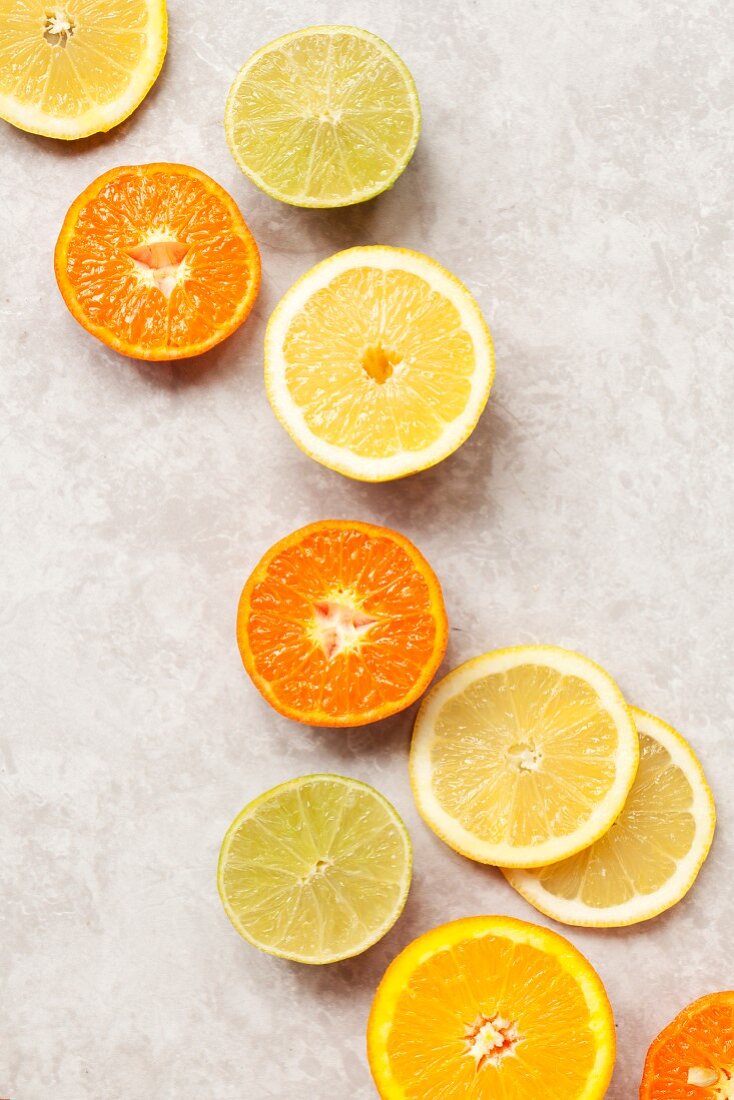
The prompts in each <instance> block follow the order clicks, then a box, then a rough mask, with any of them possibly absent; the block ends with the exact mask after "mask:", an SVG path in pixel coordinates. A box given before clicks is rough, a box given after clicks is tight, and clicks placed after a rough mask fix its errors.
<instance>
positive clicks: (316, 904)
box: [218, 775, 412, 963]
mask: <svg viewBox="0 0 734 1100" xmlns="http://www.w3.org/2000/svg"><path fill="white" fill-rule="evenodd" d="M411 868H412V854H411V845H410V837H409V836H408V831H407V829H406V828H405V826H404V825H403V822H402V821H401V819H400V817H399V816H398V814H397V812H396V811H395V810H394V809H393V807H392V806H391V805H390V803H389V802H388V801H387V799H386V798H383V796H382V795H381V794H379V793H378V792H377V791H376V790H374V789H373V788H372V787H368V786H367V784H366V783H360V782H358V781H357V780H356V779H345V778H343V777H342V776H339V775H306V776H303V777H302V778H299V779H293V780H291V781H290V782H288V783H283V784H281V785H280V786H279V787H274V788H273V789H272V790H270V791H266V793H265V794H262V795H260V797H259V798H256V799H255V801H254V802H251V803H250V804H249V806H246V807H245V809H244V810H243V811H242V812H241V813H240V814H239V815H238V816H237V817H236V818H235V820H234V821H233V822H232V824H231V826H230V827H229V830H228V832H227V835H226V836H225V838H224V841H223V843H222V850H221V852H220V856H219V871H218V885H219V894H220V897H221V899H222V903H223V905H224V908H225V911H226V913H227V916H228V917H229V919H230V920H231V921H232V924H233V925H234V927H235V928H236V929H237V931H238V932H239V933H240V935H241V936H244V938H245V939H246V940H249V942H250V943H251V944H253V945H254V946H255V947H259V948H260V949H261V950H262V951H267V952H268V953H269V954H271V955H278V956H279V957H281V958H284V959H294V960H296V961H297V962H302V963H329V962H336V961H337V960H338V959H346V958H349V957H350V956H352V955H358V954H359V953H360V952H361V951H365V950H366V949H367V948H368V947H371V946H372V944H373V943H376V942H377V940H379V939H380V938H381V937H382V936H384V935H385V933H386V932H387V931H388V930H389V929H390V928H392V926H393V924H394V923H395V921H396V920H397V919H398V917H399V916H400V913H401V912H402V909H403V906H404V905H405V899H406V897H407V896H408V889H409V887H410V877H411Z"/></svg>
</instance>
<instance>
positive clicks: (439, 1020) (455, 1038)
mask: <svg viewBox="0 0 734 1100" xmlns="http://www.w3.org/2000/svg"><path fill="white" fill-rule="evenodd" d="M367 1054H368V1058H369V1063H370V1069H371V1070H372V1076H373V1078H374V1081H375V1085H376V1086H377V1091H378V1093H379V1095H380V1097H382V1100H459V1098H462V1100H602V1097H603V1096H604V1095H605V1093H606V1090H607V1088H608V1086H609V1080H610V1078H611V1076H612V1068H613V1066H614V1056H615V1034H614V1019H613V1017H612V1009H611V1006H610V1004H609V1000H608V998H607V995H606V993H605V991H604V986H603V985H602V982H601V979H600V978H599V976H598V974H597V973H596V972H595V971H594V969H593V968H592V966H591V964H590V963H589V962H588V961H587V960H586V959H585V958H584V957H583V955H581V954H580V953H579V952H578V951H577V950H576V948H575V947H573V946H572V944H570V943H569V942H568V941H567V940H565V939H564V938H563V937H562V936H559V935H558V934H557V933H555V932H550V931H549V930H548V929H547V928H540V927H538V926H537V925H533V924H526V923H525V922H524V921H519V920H513V919H512V918H511V917H494V916H486V917H484V916H483V917H466V918H464V919H463V920H457V921H452V922H451V923H450V924H444V925H442V926H441V927H439V928H434V929H433V931H431V932H426V933H425V934H424V935H422V936H419V938H418V939H417V940H414V942H413V943H411V944H410V945H409V946H408V947H406V948H405V950H404V951H403V952H402V953H401V954H400V955H398V957H397V958H396V959H394V960H393V962H392V963H391V964H390V966H389V967H388V968H387V971H386V973H385V976H384V977H383V979H382V981H381V982H380V985H379V988H378V990H377V993H376V995H375V999H374V1001H373V1004H372V1011H371V1013H370V1018H369V1023H368V1025H367Z"/></svg>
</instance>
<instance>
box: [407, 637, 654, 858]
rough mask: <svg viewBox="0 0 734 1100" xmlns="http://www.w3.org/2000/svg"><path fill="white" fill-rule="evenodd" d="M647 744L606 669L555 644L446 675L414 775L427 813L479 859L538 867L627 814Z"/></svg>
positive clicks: (431, 698) (426, 716) (413, 762)
mask: <svg viewBox="0 0 734 1100" xmlns="http://www.w3.org/2000/svg"><path fill="white" fill-rule="evenodd" d="M638 758H639V741H638V737H637V732H636V730H635V727H634V723H633V721H632V717H631V715H630V712H629V709H628V707H627V705H626V703H625V701H624V699H623V698H622V695H621V692H620V690H619V688H618V687H617V685H616V684H615V683H614V681H613V680H612V679H611V677H610V676H608V675H607V673H606V672H604V670H603V669H601V668H599V666H598V665H595V664H594V663H593V662H592V661H589V660H588V659H587V658H586V657H582V656H581V655H580V654H579V653H573V652H571V651H570V650H566V649H559V648H558V647H556V646H517V647H515V648H513V649H500V650H496V651H494V652H492V653H487V654H485V655H484V656H482V657H476V658H475V659H474V660H472V661H467V662H466V664H463V665H460V666H459V668H456V669H454V671H453V672H450V673H449V675H448V676H446V677H445V678H444V679H443V680H441V681H440V683H438V684H437V685H436V686H435V687H434V688H433V690H432V691H431V692H430V694H429V695H428V696H427V697H426V699H425V700H424V701H423V703H422V705H421V708H420V710H419V712H418V717H417V718H416V722H415V728H414V730H413V741H412V745H411V752H410V773H411V782H412V785H413V793H414V795H415V798H416V802H417V805H418V809H419V810H420V812H421V814H422V816H423V818H424V820H425V821H426V822H427V824H428V825H429V826H430V827H431V828H432V829H433V830H434V832H435V833H437V834H438V836H440V837H441V839H442V840H444V841H445V842H446V843H447V844H449V845H450V846H451V847H452V848H454V849H455V850H456V851H458V852H461V853H462V854H463V855H465V856H468V857H469V858H470V859H476V860H478V861H480V862H482V863H492V864H496V865H497V866H505V867H539V866H543V865H544V864H547V863H553V862H556V861H557V860H560V859H564V858H566V857H567V856H570V855H573V853H574V852H577V851H580V850H581V849H582V848H587V847H588V846H589V845H590V844H592V843H593V842H594V841H595V840H597V839H598V838H599V837H600V836H602V835H603V834H604V833H606V832H607V830H608V829H609V828H610V826H611V825H612V823H613V822H614V820H615V819H616V817H617V816H618V815H619V812H620V811H621V809H622V807H623V805H624V802H625V799H626V797H627V794H628V792H629V790H630V787H631V785H632V781H633V779H634V777H635V773H636V771H637V764H638Z"/></svg>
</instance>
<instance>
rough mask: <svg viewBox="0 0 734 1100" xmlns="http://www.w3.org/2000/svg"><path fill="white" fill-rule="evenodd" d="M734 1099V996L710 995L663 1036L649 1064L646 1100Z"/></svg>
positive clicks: (733, 993)
mask: <svg viewBox="0 0 734 1100" xmlns="http://www.w3.org/2000/svg"><path fill="white" fill-rule="evenodd" d="M727 1097H734V991H732V990H729V991H728V992H725V993H709V994H708V995H707V996H705V997H701V998H700V999H699V1000H698V1001H694V1002H693V1004H690V1005H688V1007H687V1008H684V1009H683V1011H682V1012H681V1013H679V1015H678V1016H676V1018H675V1019H674V1020H673V1022H672V1023H670V1024H668V1026H667V1027H666V1028H664V1029H663V1031H661V1032H660V1034H659V1035H658V1037H657V1039H655V1041H654V1042H653V1044H652V1046H651V1047H650V1049H649V1051H648V1053H647V1058H646V1060H645V1072H644V1074H643V1077H642V1084H641V1085H640V1100H727Z"/></svg>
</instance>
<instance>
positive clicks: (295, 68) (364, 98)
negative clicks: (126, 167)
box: [224, 26, 421, 207]
mask: <svg viewBox="0 0 734 1100" xmlns="http://www.w3.org/2000/svg"><path fill="white" fill-rule="evenodd" d="M224 126H225V130H226V134H227V141H228V142H229V147H230V149H231V151H232V155H233V156H234V158H235V160H236V161H237V163H238V165H239V166H240V168H241V169H242V171H243V172H244V173H245V174H246V175H247V176H249V178H250V179H251V180H252V182H253V183H254V184H256V186H257V187H259V188H260V189H261V190H262V191H264V192H265V193H266V194H267V195H270V196H271V198H274V199H280V200H281V201H282V202H287V203H291V204H293V205H295V206H306V207H334V206H348V205H351V204H352V203H357V202H363V201H364V200H365V199H370V198H373V197H374V196H375V195H379V194H380V193H381V192H382V191H386V190H387V189H388V188H389V187H392V185H393V184H394V183H395V181H396V180H397V179H398V177H399V176H400V175H401V174H402V172H403V171H404V169H405V167H406V165H407V164H408V161H409V160H410V158H411V156H412V155H413V150H414V149H415V146H416V143H417V141H418V136H419V134H420V127H421V113H420V105H419V102H418V93H417V92H416V88H415V83H414V81H413V78H412V76H411V75H410V72H409V71H408V69H407V67H406V65H405V64H404V62H403V61H401V59H400V58H399V57H398V55H397V54H396V53H395V51H394V50H393V49H391V48H390V46H388V45H387V43H386V42H383V41H382V39H381V38H378V37H377V36H376V35H374V34H370V33H369V31H363V30H359V29H358V28H356V27H341V26H323V27H321V26H319V27H307V28H305V29H304V30H299V31H294V32H293V33H291V34H286V35H283V37H282V38H278V39H276V40H275V41H274V42H269V43H268V44H267V45H266V46H263V47H262V48H261V49H259V50H257V51H256V52H255V53H254V54H253V55H252V57H250V58H249V60H248V61H246V62H245V64H244V65H243V67H242V69H241V70H240V72H239V73H238V75H237V77H236V79H235V81H234V84H233V85H232V88H231V89H230V93H229V97H228V99H227V107H226V110H225V115H224Z"/></svg>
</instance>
